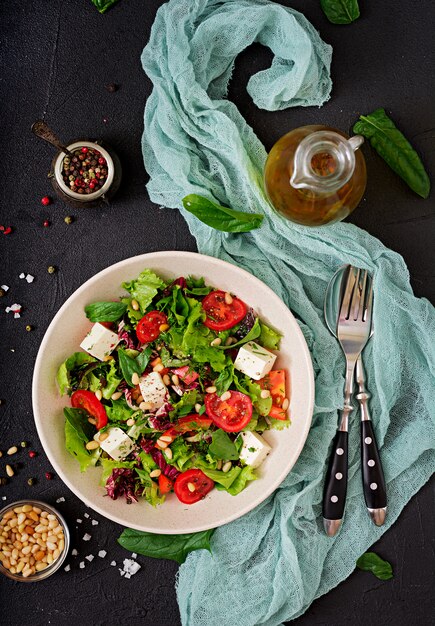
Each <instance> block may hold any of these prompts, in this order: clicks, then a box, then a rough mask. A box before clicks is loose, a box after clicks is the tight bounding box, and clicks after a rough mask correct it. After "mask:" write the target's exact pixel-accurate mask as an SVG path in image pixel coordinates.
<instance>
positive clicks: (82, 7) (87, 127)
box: [0, 0, 435, 626]
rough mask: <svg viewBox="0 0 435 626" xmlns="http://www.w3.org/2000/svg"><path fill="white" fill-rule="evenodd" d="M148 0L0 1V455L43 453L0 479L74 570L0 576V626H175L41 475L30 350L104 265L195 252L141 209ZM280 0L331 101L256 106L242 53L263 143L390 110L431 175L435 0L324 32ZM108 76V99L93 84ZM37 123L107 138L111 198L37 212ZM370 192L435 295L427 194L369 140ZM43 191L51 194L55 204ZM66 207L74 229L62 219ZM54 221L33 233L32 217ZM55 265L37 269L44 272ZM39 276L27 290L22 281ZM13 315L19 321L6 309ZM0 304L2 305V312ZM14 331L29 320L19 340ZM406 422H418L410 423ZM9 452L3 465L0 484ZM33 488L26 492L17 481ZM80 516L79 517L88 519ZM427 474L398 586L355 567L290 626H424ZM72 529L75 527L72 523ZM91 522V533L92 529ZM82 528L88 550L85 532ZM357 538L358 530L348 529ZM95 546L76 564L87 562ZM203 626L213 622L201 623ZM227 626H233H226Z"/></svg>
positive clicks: (159, 586) (393, 238)
mask: <svg viewBox="0 0 435 626" xmlns="http://www.w3.org/2000/svg"><path fill="white" fill-rule="evenodd" d="M160 4H161V2H159V1H157V0H152V1H151V0H148V1H146V2H144V1H143V0H121V2H120V3H119V4H118V5H117V6H115V8H114V9H112V10H111V11H110V12H108V13H107V14H106V15H104V16H102V15H100V14H98V13H97V11H96V9H95V8H94V7H93V6H92V5H91V2H90V0H87V1H80V2H77V1H74V0H51V1H50V2H48V1H46V0H45V1H44V0H33V1H32V2H31V1H30V0H28V1H25V2H8V3H6V2H3V3H2V4H1V8H0V11H1V22H0V23H1V31H2V33H1V41H2V48H1V67H2V71H1V86H2V127H3V128H2V131H3V132H2V139H1V154H2V157H1V163H2V177H1V178H2V181H1V192H0V193H1V208H0V223H1V224H3V225H5V226H9V225H10V226H12V228H13V232H12V233H11V234H10V235H1V234H0V249H1V265H0V284H7V285H8V286H9V287H10V291H9V293H8V294H7V296H6V297H4V298H2V307H1V308H2V311H3V312H2V313H1V314H0V324H1V329H2V330H1V341H0V367H1V386H0V397H1V398H2V400H3V402H2V405H1V406H0V449H2V450H3V451H4V450H5V449H7V448H8V447H9V446H11V445H13V444H15V443H17V442H20V441H22V440H27V441H29V442H30V444H31V448H32V449H34V450H36V451H37V452H38V456H37V457H36V458H35V459H30V458H29V457H28V454H27V451H20V452H19V454H18V455H17V456H16V457H14V459H13V460H14V463H15V466H16V469H17V472H16V475H15V476H14V477H13V479H11V480H10V481H9V484H8V485H6V486H4V487H0V490H1V493H0V496H2V497H3V498H6V502H4V501H0V504H2V505H3V504H5V503H7V502H8V501H12V500H14V499H18V498H21V497H31V496H33V497H38V498H41V499H44V500H46V501H48V502H51V503H55V501H56V500H57V499H58V498H60V497H64V498H65V502H62V503H60V504H59V505H58V507H59V509H60V511H61V512H62V513H64V514H65V516H66V518H67V520H68V522H69V524H70V528H71V531H72V537H73V539H72V545H73V547H75V548H76V549H77V550H78V552H79V556H78V557H76V558H74V557H69V558H68V562H69V563H71V571H70V572H68V573H67V572H64V571H63V570H61V571H60V572H59V573H58V574H57V575H56V576H55V577H53V578H51V579H49V580H48V581H46V582H43V583H39V584H38V585H22V584H18V583H13V582H11V581H9V580H6V579H2V580H0V606H1V607H2V611H1V618H0V621H1V622H2V624H5V625H6V624H7V625H10V626H18V625H20V626H21V625H22V624H26V623H31V624H38V625H39V624H55V625H60V626H64V625H65V626H69V625H71V626H72V625H73V624H77V623H81V624H85V625H91V624H106V625H109V626H115V625H116V624H127V623H128V624H130V625H131V626H135V625H139V624H141V625H143V626H160V625H161V626H177V624H179V623H180V618H179V613H178V608H177V603H176V598H175V591H174V577H175V573H176V570H177V567H176V565H175V564H174V563H172V562H168V561H157V560H151V559H147V558H145V557H140V556H139V558H138V561H139V562H140V564H141V566H142V569H141V570H140V572H139V573H138V574H136V576H135V577H134V578H132V579H131V580H125V579H123V578H121V577H120V575H119V572H118V570H117V568H115V567H111V566H110V562H111V561H112V560H115V561H117V562H118V563H120V562H121V561H122V559H123V558H125V557H126V556H129V555H128V553H125V552H124V551H123V550H122V549H121V548H120V547H119V546H118V545H117V544H116V538H117V537H118V535H119V534H120V532H121V528H120V527H119V526H117V525H116V524H114V523H112V522H110V521H108V520H104V519H102V518H101V517H100V516H98V515H94V514H93V513H92V511H91V510H89V511H86V507H85V506H84V505H83V504H82V503H81V501H80V500H78V499H77V498H76V497H75V496H74V495H73V494H72V493H71V492H70V491H69V490H68V489H67V488H66V487H65V486H64V485H63V484H62V482H61V480H60V479H59V478H57V477H54V479H53V480H52V481H47V480H46V479H45V477H44V474H45V472H46V471H48V470H50V464H49V461H48V460H47V459H46V457H45V455H44V452H43V450H42V448H41V445H40V443H39V441H38V437H37V435H36V431H35V427H34V423H33V417H32V407H31V380H32V371H33V364H34V360H35V357H36V353H37V350H38V346H39V344H40V342H41V339H42V337H43V335H44V332H45V330H46V328H47V326H48V324H49V323H50V321H51V319H52V317H53V316H54V314H55V313H56V311H57V310H58V309H59V307H60V305H61V304H62V303H63V302H64V301H65V299H66V298H67V297H68V296H69V295H71V294H72V293H73V291H74V290H75V289H77V287H79V285H81V284H82V283H83V282H84V281H85V280H87V279H88V278H90V277H91V276H92V275H93V274H95V273H96V272H98V271H99V270H101V269H103V268H105V267H107V266H109V265H111V264H112V263H115V262H117V261H120V260H121V259H124V258H127V257H129V256H133V255H136V254H139V253H143V252H151V251H156V250H168V249H169V250H171V249H174V250H192V251H194V250H195V242H194V240H193V238H192V237H191V236H190V234H189V232H188V230H187V227H186V225H185V223H184V221H183V219H182V217H181V216H180V215H179V214H178V212H177V211H171V210H164V209H160V208H159V207H157V206H155V205H153V204H152V203H151V202H150V201H149V199H148V195H147V191H146V188H145V183H146V181H147V174H146V172H145V171H144V167H143V162H142V157H141V152H140V138H141V133H142V124H143V122H142V119H143V109H144V104H145V101H146V98H147V96H148V95H149V93H150V88H151V87H150V83H149V81H148V79H147V77H146V76H145V74H144V73H143V71H142V68H141V64H140V53H141V51H142V49H143V47H144V45H145V43H146V42H147V39H148V36H149V32H150V27H151V24H152V22H153V19H154V15H155V12H156V10H157V8H158V6H159V5H160ZM287 4H289V5H291V6H293V7H295V8H297V9H300V10H303V11H304V13H305V15H306V16H307V17H308V18H309V19H310V20H311V21H312V23H313V24H314V25H315V26H316V27H317V28H318V30H319V31H320V33H321V35H322V37H323V39H324V40H325V41H327V42H328V43H330V44H332V45H333V47H334V55H333V63H332V77H333V80H334V89H333V93H332V98H331V100H330V101H329V102H328V103H327V104H326V105H325V106H324V107H323V108H322V109H317V108H308V109H295V110H291V109H290V110H287V111H282V112H279V113H268V112H265V111H259V110H258V109H257V108H256V107H255V106H254V105H253V103H252V102H251V101H250V99H249V97H248V96H247V94H246V92H245V86H246V82H247V79H248V77H249V75H250V74H251V73H252V72H254V71H257V70H259V69H261V68H264V67H266V66H267V65H268V63H270V55H269V53H268V51H267V50H265V49H263V48H261V47H260V46H253V47H251V48H250V49H249V50H247V51H246V52H245V53H243V54H242V55H241V56H240V58H239V59H238V62H237V65H236V70H235V72H234V76H233V79H232V83H231V89H230V94H229V95H230V98H231V99H233V100H234V101H235V102H236V104H237V105H238V106H239V108H240V110H241V111H242V113H243V114H244V116H245V117H246V119H247V121H248V122H249V123H250V124H251V125H252V126H253V128H254V129H255V131H256V132H257V134H258V135H259V137H260V138H261V140H262V141H263V142H264V144H265V145H266V147H267V148H270V147H271V146H272V144H273V143H274V142H275V141H276V139H277V138H278V137H280V136H281V135H282V134H284V133H285V132H286V131H287V130H289V129H291V128H293V127H296V126H299V125H302V124H310V123H318V122H322V123H325V124H329V125H332V126H336V127H338V128H342V129H344V130H346V129H349V128H350V127H351V125H352V124H353V122H354V121H355V120H356V118H357V116H358V115H359V114H360V113H366V112H370V111H372V110H373V109H375V108H377V107H379V106H384V107H385V108H386V109H387V111H388V112H390V114H391V115H392V117H393V118H394V120H395V121H396V123H397V124H398V126H399V127H400V128H401V129H402V130H403V131H404V133H405V134H406V135H407V136H408V137H409V138H410V139H412V142H413V144H414V145H415V147H416V148H417V149H418V151H419V152H420V153H421V155H422V157H423V160H424V162H425V164H426V166H427V169H428V171H429V172H431V173H432V174H433V172H434V171H435V151H434V141H435V138H434V134H435V130H434V128H435V113H434V107H433V94H434V92H435V71H434V68H435V55H434V49H433V32H434V25H435V5H434V3H433V2H431V1H430V0H424V1H423V0H421V1H420V2H414V3H409V2H406V1H405V0H395V1H393V0H384V1H383V2H378V3H374V2H371V3H369V2H361V3H360V4H361V5H362V16H361V18H360V20H358V21H357V22H356V23H355V24H353V25H350V26H334V25H332V24H330V23H329V22H328V21H327V20H326V18H325V17H324V16H323V14H322V12H321V10H320V7H319V2H318V1H317V0H310V1H308V0H305V1H304V0H294V1H293V2H288V3H287ZM112 82H114V83H117V84H118V85H119V86H120V88H119V90H118V91H117V92H116V93H108V91H107V90H106V89H105V85H107V84H108V83H112ZM41 117H43V118H44V119H45V120H46V121H48V122H49V123H50V124H51V125H52V126H53V128H54V129H56V130H57V131H58V133H59V134H60V136H61V137H63V138H65V140H68V139H72V138H75V137H80V136H81V137H90V138H93V137H95V138H104V139H105V140H106V141H107V142H108V143H109V144H111V145H113V147H114V148H115V149H116V150H117V152H118V154H119V155H120V157H121V159H122V163H123V166H124V180H123V184H122V188H121V190H120V192H119V194H118V196H117V197H116V200H115V201H114V202H113V204H112V205H111V206H110V208H107V209H104V210H94V211H91V210H85V209H83V210H80V211H77V210H72V209H69V208H67V206H66V205H64V204H63V203H62V202H61V201H59V200H56V202H55V203H54V204H52V205H51V206H49V207H47V208H45V207H43V206H41V203H40V199H41V197H42V196H45V195H46V194H47V193H50V191H51V189H50V186H49V183H48V181H47V171H48V169H49V164H50V160H51V158H52V154H53V153H52V150H51V149H50V147H48V146H47V145H45V144H43V143H42V142H40V141H38V140H37V139H36V138H35V137H33V136H32V135H31V133H30V126H31V123H32V122H33V121H34V120H35V119H38V118H41ZM363 149H364V153H365V155H366V159H367V165H368V177H369V183H368V188H367V193H366V196H365V198H364V200H363V202H362V203H361V205H360V207H359V208H358V209H357V210H356V211H355V213H354V214H353V215H352V217H351V221H352V222H354V223H355V224H358V225H359V226H361V227H362V228H365V229H366V230H368V231H369V232H370V233H371V234H372V235H375V236H377V237H379V239H380V240H381V241H382V242H383V243H384V244H385V245H386V246H389V247H391V248H393V249H394V250H396V251H397V252H399V253H401V254H402V255H403V256H404V258H405V260H406V262H407V264H408V267H409V271H410V275H411V282H412V286H413V288H414V290H415V293H416V294H417V295H418V296H424V297H427V298H429V299H430V300H431V301H432V302H434V301H435V275H434V262H433V250H434V235H435V213H434V206H433V194H432V198H430V199H428V200H426V201H423V200H421V199H420V198H418V197H417V196H415V195H414V194H413V193H412V192H411V191H410V190H409V189H408V188H407V187H406V186H405V184H404V183H402V182H401V180H400V179H398V178H397V177H396V175H395V174H393V173H392V172H391V170H389V169H388V167H387V166H386V165H385V164H384V163H383V162H382V161H381V160H380V159H379V158H378V156H377V155H376V154H375V153H374V152H373V151H371V150H370V149H368V148H367V147H364V148H363ZM51 195H52V194H51ZM66 215H73V216H74V223H73V224H71V225H67V224H65V222H64V217H65V216H66ZM45 219H48V220H49V221H50V226H49V227H44V226H43V225H42V224H43V221H44V220H45ZM49 265H55V266H56V267H57V268H58V271H57V273H56V274H53V275H49V274H48V273H47V266H49ZM21 272H25V273H30V274H32V275H34V276H35V281H34V283H33V284H27V283H26V282H25V281H23V280H20V279H19V277H18V276H19V274H20V273H21ZM13 302H18V303H20V304H22V305H23V307H24V308H23V314H22V317H21V318H20V319H19V320H15V319H13V318H12V316H11V315H10V314H9V315H6V314H5V313H4V307H5V306H7V305H10V304H12V303H13ZM3 304H4V306H3ZM26 324H31V325H33V326H34V330H33V331H32V332H26V330H25V326H26ZM416 417H417V416H416ZM5 463H6V460H5V457H3V458H2V459H1V461H0V474H1V475H4V466H5ZM30 476H35V477H36V478H37V481H38V482H37V484H36V485H35V486H34V487H29V486H28V485H27V479H28V478H29V477H30ZM86 514H89V515H90V517H89V518H87V517H86ZM433 516H434V501H433V482H432V484H429V485H426V486H425V487H424V488H423V489H422V490H421V491H420V492H419V493H418V494H417V495H416V496H414V498H413V499H412V500H411V502H410V503H409V504H408V505H407V506H406V508H405V509H404V511H403V513H402V515H401V516H400V518H399V520H398V521H397V522H396V523H395V524H394V526H393V527H392V528H391V529H390V530H389V531H388V532H387V533H386V535H385V536H384V537H383V538H382V539H381V541H379V542H378V544H377V545H376V546H375V549H376V551H377V552H378V553H380V554H381V555H382V556H383V557H384V558H387V559H388V560H389V561H391V563H392V565H393V567H394V571H395V576H394V579H393V580H390V581H388V582H381V581H378V580H377V579H376V578H374V577H373V576H372V575H370V574H368V573H363V572H359V571H356V572H355V573H353V574H352V575H351V576H350V578H349V579H348V580H346V581H345V582H343V583H342V584H340V585H339V587H337V588H336V589H334V590H333V591H331V592H330V593H329V594H327V595H326V596H324V597H322V598H320V599H319V600H317V601H316V602H314V604H313V605H312V606H311V607H310V609H309V610H308V611H307V613H306V614H305V615H304V616H303V617H301V618H299V619H298V620H296V623H297V624H298V625H300V626H308V625H310V626H316V625H318V626H320V625H328V626H341V625H344V624H378V623H382V624H395V625H396V626H397V625H400V626H401V625H404V626H408V625H411V624H417V623H418V624H419V625H420V626H423V625H426V624H430V623H433V618H434V604H433V588H434V587H433V585H434V576H433V566H434V558H433V557H434V550H433ZM78 518H79V519H82V520H83V521H82V523H81V524H79V523H77V522H76V519H78ZM92 519H95V520H97V521H98V522H99V524H98V525H92V523H91V520H92ZM85 532H89V533H90V534H91V535H92V539H91V540H90V541H89V543H88V544H84V543H83V541H82V536H83V534H84V533H85ZM355 532H358V529H355ZM99 549H105V550H107V552H108V554H107V557H106V558H105V559H101V558H99V557H96V558H95V560H94V561H93V562H92V563H90V562H88V561H86V568H85V569H79V567H78V562H79V561H81V560H83V558H84V556H86V555H87V554H96V553H97V551H98V550H99ZM204 626H207V625H204ZM229 626H232V625H230V623H229Z"/></svg>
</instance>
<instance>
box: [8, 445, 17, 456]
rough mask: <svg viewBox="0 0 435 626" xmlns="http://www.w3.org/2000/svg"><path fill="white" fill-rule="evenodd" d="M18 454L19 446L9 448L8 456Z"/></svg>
mask: <svg viewBox="0 0 435 626" xmlns="http://www.w3.org/2000/svg"><path fill="white" fill-rule="evenodd" d="M16 452H18V448H17V446H12V448H9V450H8V451H7V453H6V454H15V453H16Z"/></svg>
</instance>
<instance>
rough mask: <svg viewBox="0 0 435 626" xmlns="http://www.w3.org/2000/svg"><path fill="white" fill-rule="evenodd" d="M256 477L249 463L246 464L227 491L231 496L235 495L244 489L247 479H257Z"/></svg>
mask: <svg viewBox="0 0 435 626" xmlns="http://www.w3.org/2000/svg"><path fill="white" fill-rule="evenodd" d="M257 478H258V476H256V474H255V470H253V469H252V467H251V466H250V465H246V466H245V467H244V468H243V469H242V471H241V472H240V474H239V475H238V476H237V478H236V480H235V481H234V482H233V483H232V484H231V486H230V487H229V488H228V489H227V491H228V493H229V494H231V495H232V496H237V495H238V494H239V493H240V492H241V491H243V489H245V487H246V485H247V483H248V482H249V481H251V480H257Z"/></svg>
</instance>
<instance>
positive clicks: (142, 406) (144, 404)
mask: <svg viewBox="0 0 435 626" xmlns="http://www.w3.org/2000/svg"><path fill="white" fill-rule="evenodd" d="M139 408H140V410H141V411H150V410H151V409H152V408H153V405H152V404H151V402H141V403H140V404H139Z"/></svg>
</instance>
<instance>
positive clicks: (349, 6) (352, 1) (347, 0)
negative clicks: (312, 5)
mask: <svg viewBox="0 0 435 626" xmlns="http://www.w3.org/2000/svg"><path fill="white" fill-rule="evenodd" d="M320 6H321V7H322V10H323V12H324V14H325V15H326V17H327V18H328V20H329V21H330V22H332V23H333V24H351V23H352V22H354V21H355V20H356V19H358V18H359V6H358V0H320Z"/></svg>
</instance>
